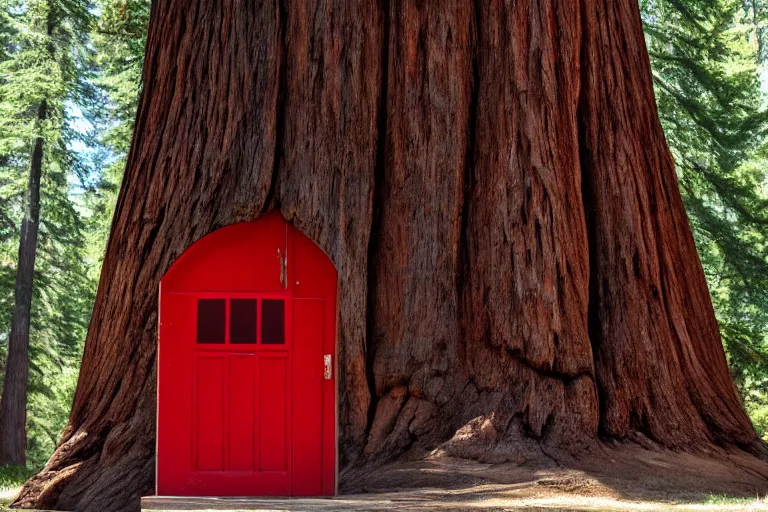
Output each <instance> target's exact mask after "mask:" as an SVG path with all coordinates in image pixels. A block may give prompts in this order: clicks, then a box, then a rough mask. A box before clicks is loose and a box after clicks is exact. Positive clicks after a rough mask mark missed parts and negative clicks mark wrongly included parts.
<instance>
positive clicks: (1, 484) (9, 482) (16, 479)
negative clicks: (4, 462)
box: [0, 466, 32, 492]
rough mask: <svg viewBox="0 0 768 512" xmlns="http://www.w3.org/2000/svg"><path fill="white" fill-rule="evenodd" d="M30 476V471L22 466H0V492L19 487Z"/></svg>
mask: <svg viewBox="0 0 768 512" xmlns="http://www.w3.org/2000/svg"><path fill="white" fill-rule="evenodd" d="M31 476H32V471H30V470H29V469H27V468H25V467H24V466H0V492H2V491H9V490H11V489H15V488H17V487H21V485H22V484H23V483H24V482H26V481H27V479H28V478H29V477H31Z"/></svg>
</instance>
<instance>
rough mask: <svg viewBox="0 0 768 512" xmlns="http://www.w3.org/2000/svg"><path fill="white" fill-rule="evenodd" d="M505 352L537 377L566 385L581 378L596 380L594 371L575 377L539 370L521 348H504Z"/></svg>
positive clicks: (579, 373) (574, 375) (587, 371)
mask: <svg viewBox="0 0 768 512" xmlns="http://www.w3.org/2000/svg"><path fill="white" fill-rule="evenodd" d="M503 350H504V352H505V353H506V355H507V357H509V358H510V359H512V360H514V361H515V362H517V363H519V364H520V365H522V366H524V367H526V368H528V369H529V370H531V371H532V372H534V373H536V374H537V375H539V376H541V377H546V378H550V379H557V380H559V381H560V382H562V383H563V384H565V385H568V384H570V383H571V382H573V381H575V380H576V379H579V378H581V377H589V378H590V379H594V378H595V377H594V375H592V370H591V369H590V370H584V371H581V372H578V373H575V374H573V375H568V374H567V373H561V372H556V371H554V370H546V369H543V368H539V367H537V366H534V365H533V364H531V362H530V361H528V360H527V359H526V358H525V356H524V354H523V352H522V350H521V349H519V348H516V349H512V350H510V349H508V348H507V347H503Z"/></svg>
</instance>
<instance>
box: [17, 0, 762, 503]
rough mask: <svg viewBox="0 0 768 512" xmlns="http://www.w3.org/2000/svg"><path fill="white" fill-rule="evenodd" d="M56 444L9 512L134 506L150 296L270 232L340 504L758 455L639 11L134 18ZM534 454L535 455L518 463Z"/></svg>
mask: <svg viewBox="0 0 768 512" xmlns="http://www.w3.org/2000/svg"><path fill="white" fill-rule="evenodd" d="M145 62H146V63H145V69H144V82H145V86H144V91H143V93H142V98H141V101H140V106H139V113H138V118H137V123H136V131H135V134H134V141H133V144H132V148H131V153H130V155H129V159H128V165H127V169H126V175H125V180H124V184H123V188H122V190H121V194H120V199H119V201H118V205H117V211H116V213H115V220H114V223H113V228H112V234H111V237H110V241H109V245H108V249H107V254H106V258H105V262H104V269H103V272H102V278H101V282H100V286H99V291H98V296H97V301H96V307H95V311H94V316H93V322H92V324H91V328H90V330H89V333H88V339H87V341H86V349H85V355H84V358H83V367H82V372H81V376H80V381H79V384H78V389H77V393H76V396H75V401H74V404H73V411H72V417H71V421H70V425H69V427H68V428H67V430H66V432H65V433H64V436H63V438H62V442H61V444H60V446H59V447H58V449H57V450H56V452H55V453H54V455H53V457H52V458H51V460H50V461H49V463H48V464H47V465H46V467H45V469H44V470H43V471H42V472H41V473H40V474H39V475H37V476H36V477H34V478H33V479H32V480H30V482H28V484H27V485H26V486H25V488H24V490H23V492H22V494H21V496H20V497H19V498H18V500H17V502H16V504H17V505H20V506H36V507H57V508H78V509H83V510H86V509H97V508H98V509H101V510H119V509H131V508H133V509H135V508H136V507H137V506H138V500H137V498H138V496H139V495H141V494H146V493H149V492H151V489H152V482H153V456H154V455H153V454H154V445H153V444H154V405H155V349H156V347H155V345H156V335H155V333H156V322H157V285H158V283H159V281H160V278H161V277H162V276H163V274H164V273H165V272H166V270H167V269H168V268H169V266H170V264H171V263H172V262H173V261H174V260H175V258H177V257H178V256H179V255H180V254H181V253H182V252H183V251H184V249H186V248H187V247H188V246H189V245H190V244H192V243H193V242H194V241H195V240H198V239H199V238H201V237H202V236H204V235H206V234H207V233H210V232H211V231H213V230H214V229H216V228H218V227H220V226H223V225H227V224H231V223H234V222H238V221H243V220H247V219H253V218H255V217H257V216H258V215H259V214H261V213H262V212H265V211H267V210H271V209H279V210H280V211H281V212H282V213H283V215H284V216H285V217H286V219H288V220H289V221H291V222H292V223H294V224H295V225H296V226H297V227H298V228H299V229H301V230H302V231H304V232H305V233H306V234H307V235H308V236H309V237H310V238H312V239H313V240H315V241H316V242H317V243H318V245H319V246H320V247H322V248H323V250H325V252H326V253H327V254H328V255H329V256H330V257H331V259H332V260H333V261H334V263H335V264H336V266H337V268H338V271H339V280H340V282H339V297H340V301H339V329H338V332H339V334H338V336H339V350H340V352H339V359H340V373H339V379H340V382H339V393H340V397H339V403H340V416H339V431H340V438H339V448H340V465H341V469H342V473H341V484H342V488H343V487H344V479H345V476H346V475H351V474H353V473H354V469H355V468H356V467H360V466H361V465H364V464H368V463H371V462H375V461H379V460H382V459H386V458H390V457H394V456H397V455H399V454H401V453H403V452H404V451H406V450H409V449H410V450H412V453H419V450H421V449H433V448H439V449H440V450H442V451H444V452H445V453H448V454H452V455H459V456H465V457H472V458H477V459H481V460H485V461H491V462H494V461H520V460H524V459H525V457H526V450H528V449H530V447H531V446H537V447H540V448H541V449H543V450H545V451H546V452H547V453H550V454H552V455H553V456H559V455H560V454H562V455H563V456H566V455H578V453H579V451H580V450H583V449H585V448H588V447H589V446H591V445H594V444H595V443H597V442H598V438H599V436H607V437H612V438H618V439H635V440H640V441H643V442H644V439H645V438H650V439H651V440H653V441H655V442H656V443H658V444H659V445H662V446H668V447H674V448H677V449H686V450H696V449H700V448H706V449H710V448H712V447H714V446H723V447H740V448H743V449H746V450H748V451H750V452H752V453H753V454H757V455H759V456H762V457H765V456H766V449H765V446H764V445H763V444H762V443H761V442H760V441H759V440H758V439H757V437H756V435H755V433H754V431H753V430H752V427H751V425H750V423H749V420H748V419H747V417H746V415H745V414H744V412H743V410H742V409H741V406H740V404H739V399H738V397H737V395H736V392H735V390H734V388H733V385H732V383H731V381H730V378H729V375H728V369H727V366H726V361H725V357H724V354H723V349H722V345H721V343H720V339H719V336H718V331H717V325H716V323H715V319H714V313H713V311H712V306H711V303H710V300H709V297H708V295H707V288H706V284H705V282H704V276H703V272H702V269H701V265H700V263H699V260H698V256H697V255H696V251H695V247H694V244H693V239H692V237H691V232H690V228H689V226H688V222H687V218H686V216H685V211H684V209H683V206H682V202H681V200H680V195H679V192H678V189H677V182H676V177H675V173H674V168H673V166H672V161H671V158H670V155H669V152H668V149H667V147H666V143H665V141H664V138H663V134H662V132H661V127H660V125H659V122H658V118H657V115H656V110H655V109H656V106H655V102H654V99H653V91H652V84H651V73H650V66H649V62H648V57H647V54H646V50H645V47H644V41H643V35H642V31H641V24H640V15H639V12H638V7H637V4H636V2H634V1H632V0H618V1H614V2H604V1H603V0H581V1H575V0H522V1H516V2H512V1H503V0H492V1H488V2H471V1H469V0H451V1H448V2H416V1H409V0H391V1H382V2H379V3H374V2H345V1H341V0H328V1H325V2H315V1H313V0H304V1H296V2H287V1H285V2H282V3H277V2H266V3H254V2H233V1H230V2H225V3H223V4H222V3H220V2H209V1H203V0H201V1H198V2H194V3H192V4H189V3H188V2H180V1H176V0H168V1H166V2H155V3H153V7H152V15H151V22H150V32H149V38H148V42H147V54H146V61H145ZM535 449H538V448H535Z"/></svg>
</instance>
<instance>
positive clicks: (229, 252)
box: [160, 211, 336, 296]
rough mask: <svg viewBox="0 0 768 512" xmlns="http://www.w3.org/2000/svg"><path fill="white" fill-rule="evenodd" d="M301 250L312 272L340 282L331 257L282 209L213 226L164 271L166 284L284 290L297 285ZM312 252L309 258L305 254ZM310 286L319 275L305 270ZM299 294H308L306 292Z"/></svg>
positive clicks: (192, 288) (200, 288)
mask: <svg viewBox="0 0 768 512" xmlns="http://www.w3.org/2000/svg"><path fill="white" fill-rule="evenodd" d="M294 250H301V251H302V253H304V254H305V255H306V256H305V259H309V260H311V261H312V268H311V272H312V274H316V273H319V274H322V275H324V277H325V279H322V281H326V280H327V279H328V278H330V279H332V280H333V281H334V282H335V281H336V267H335V266H334V265H333V262H332V261H331V260H330V258H328V256H327V255H326V254H325V252H323V250H322V249H320V247H318V246H317V244H315V243H314V242H313V241H312V240H310V239H309V238H308V237H307V236H306V235H305V234H304V233H302V232H301V231H299V230H298V229H296V228H295V227H294V226H292V225H291V224H290V223H288V222H287V221H286V220H285V219H283V217H282V215H281V214H280V212H278V211H273V212H270V213H267V214H265V215H262V216H260V217H259V218H258V219H256V220H253V221H247V222H240V223H238V224H231V225H229V226H225V227H222V228H219V229H217V230H216V231H213V232H212V233H210V234H208V235H206V236H204V237H202V238H201V239H199V240H198V241H197V242H195V243H194V244H192V245H191V246H190V247H188V248H187V249H186V250H185V251H184V252H183V253H182V254H181V256H180V257H179V258H178V259H177V260H176V261H175V262H174V263H173V264H172V265H171V268H170V269H169V270H168V271H167V272H166V274H165V275H164V276H163V278H162V280H161V281H160V282H161V286H162V287H163V288H164V289H166V290H168V291H174V292H185V291H214V290H222V289H226V290H231V291H238V290H248V291H252V290H260V291H281V290H285V289H287V288H293V287H294V286H295V283H296V279H295V277H296V275H297V272H296V271H297V270H298V274H306V272H302V271H301V270H300V269H297V268H296V267H295V265H294V261H293V259H292V258H291V253H292V252H293V251H294ZM307 256H308V258H306V257H307ZM301 277H303V278H304V282H305V285H304V286H302V287H301V288H302V289H303V290H304V291H308V289H309V287H311V285H312V284H313V283H312V281H315V278H316V277H320V276H307V275H302V276H301ZM296 291H298V292H299V293H298V294H299V295H304V296H307V295H305V294H303V293H301V292H300V291H299V290H296Z"/></svg>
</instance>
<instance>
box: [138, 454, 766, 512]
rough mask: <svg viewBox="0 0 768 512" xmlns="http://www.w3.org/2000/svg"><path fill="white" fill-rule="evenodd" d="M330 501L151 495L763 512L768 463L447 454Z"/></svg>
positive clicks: (288, 506) (270, 503)
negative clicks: (496, 460) (494, 459)
mask: <svg viewBox="0 0 768 512" xmlns="http://www.w3.org/2000/svg"><path fill="white" fill-rule="evenodd" d="M345 481H346V484H345V488H344V489H343V492H344V494H342V495H340V496H338V497H336V498H333V499H288V500H286V499H280V500H277V499H258V500H253V499H215V498H195V499H191V498H176V499H172V500H171V499H168V498H145V499H144V501H143V508H144V509H147V510H150V509H153V510H188V509H214V510H323V511H330V510H388V511H411V510H473V511H474V510H576V511H592V510H600V511H603V510H617V511H623V510H680V511H682V510H695V511H720V510H723V511H726V510H744V511H746V510H750V511H751V510H755V511H756V510H766V511H768V500H766V499H765V495H766V493H768V463H764V462H761V461H758V460H756V459H754V458H752V457H749V456H745V455H744V454H742V453H740V452H738V453H724V452H722V453H716V454H709V455H708V456H706V457H703V456H694V455H690V454H677V453H673V452H669V451H656V450H645V449H642V448H640V447H639V446H637V445H622V446H618V447H614V448H611V447H605V446H602V447H601V448H600V449H599V451H598V452H596V453H593V454H592V455H590V456H588V457H586V458H583V459H580V460H579V461H578V462H572V463H570V464H568V463H566V462H564V461H563V460H557V461H556V460H553V459H552V458H550V457H547V456H544V455H543V454H542V455H541V456H540V457H531V456H530V454H528V456H527V457H526V460H525V461H524V462H521V463H520V464H483V463H478V462H474V461H468V460H464V459H455V458H449V457H442V456H432V457H428V458H427V459H426V460H424V459H421V460H413V461H400V462H396V463H392V464H389V465H387V466H384V467H378V468H376V469H372V470H369V471H365V470H363V471H359V472H358V473H357V474H351V475H345Z"/></svg>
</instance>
